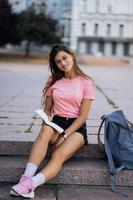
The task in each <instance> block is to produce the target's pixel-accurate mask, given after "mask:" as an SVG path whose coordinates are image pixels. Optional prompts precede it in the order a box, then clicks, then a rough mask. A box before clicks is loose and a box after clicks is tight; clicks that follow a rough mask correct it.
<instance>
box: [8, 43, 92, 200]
mask: <svg viewBox="0 0 133 200" xmlns="http://www.w3.org/2000/svg"><path fill="white" fill-rule="evenodd" d="M49 67H50V70H51V76H50V78H49V79H48V81H47V83H46V85H45V88H44V90H43V92H44V97H45V106H44V111H45V112H46V113H47V115H48V117H49V119H50V120H52V121H53V122H55V123H56V124H58V125H59V126H61V127H62V128H63V129H64V130H65V131H64V133H63V134H62V135H60V136H59V133H58V132H56V131H55V130H54V129H53V128H52V127H50V126H47V125H46V124H44V123H43V124H42V127H41V130H40V132H39V135H38V137H37V138H36V140H35V142H34V144H33V147H32V150H31V154H30V157H29V160H28V163H27V165H26V169H25V172H24V174H23V175H22V176H21V178H20V181H19V183H18V184H17V185H15V186H13V187H12V188H11V191H10V194H11V195H14V196H22V197H28V198H33V197H34V190H35V188H36V187H38V186H39V185H41V184H44V183H45V182H48V181H50V180H51V179H53V178H54V177H55V176H56V175H57V174H58V173H59V172H60V170H61V168H62V166H63V163H64V162H65V161H66V160H67V159H69V158H70V157H71V156H72V155H73V154H74V153H75V152H76V151H78V150H79V149H80V148H81V147H82V146H83V145H84V144H87V131H86V120H87V117H88V114H89V111H90V108H91V104H92V101H93V100H94V98H95V97H94V83H93V81H92V79H91V78H90V77H89V76H87V75H86V74H85V73H84V72H82V70H81V69H80V68H79V66H78V64H77V61H76V58H75V54H74V53H73V51H72V50H70V49H69V48H68V47H67V46H65V45H62V44H59V45H55V46H53V48H52V49H51V52H50V57H49ZM49 144H53V151H52V155H51V159H50V160H49V162H48V164H47V165H46V166H45V167H44V168H43V169H42V170H41V171H40V172H39V173H38V174H35V173H36V170H37V168H38V166H39V165H40V163H41V162H42V161H43V160H44V158H45V155H46V152H47V149H48V145H49Z"/></svg>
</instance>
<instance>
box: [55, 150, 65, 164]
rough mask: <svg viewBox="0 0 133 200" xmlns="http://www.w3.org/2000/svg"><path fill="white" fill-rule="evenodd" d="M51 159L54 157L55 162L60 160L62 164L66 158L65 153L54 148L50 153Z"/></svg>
mask: <svg viewBox="0 0 133 200" xmlns="http://www.w3.org/2000/svg"><path fill="white" fill-rule="evenodd" d="M52 159H55V160H56V161H57V162H60V163H62V164H63V162H64V161H65V160H66V155H65V153H64V152H61V151H59V150H55V151H54V152H53V153H52Z"/></svg>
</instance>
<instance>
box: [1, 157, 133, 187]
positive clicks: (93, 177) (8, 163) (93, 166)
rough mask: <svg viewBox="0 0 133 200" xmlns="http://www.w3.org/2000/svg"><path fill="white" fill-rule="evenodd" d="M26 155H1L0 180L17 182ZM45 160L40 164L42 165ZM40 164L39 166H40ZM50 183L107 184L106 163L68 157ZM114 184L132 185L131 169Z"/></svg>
mask: <svg viewBox="0 0 133 200" xmlns="http://www.w3.org/2000/svg"><path fill="white" fill-rule="evenodd" d="M26 162H27V157H25V156H24V157H22V156H1V157H0V182H17V181H18V179H19V177H20V176H21V174H22V173H23V171H24V168H25V165H26ZM45 164H46V162H44V163H43V164H42V166H44V165H45ZM42 166H41V167H40V168H42ZM50 183H52V184H77V185H78V184H81V185H109V184H110V182H109V170H108V164H107V162H106V161H105V160H102V159H81V158H80V159H70V160H68V161H67V162H66V163H65V164H64V166H63V168H62V170H61V172H60V174H59V175H58V176H57V177H56V178H55V179H54V180H52V181H51V182H50ZM116 185H118V186H133V170H123V171H122V172H120V173H119V175H118V176H117V177H116Z"/></svg>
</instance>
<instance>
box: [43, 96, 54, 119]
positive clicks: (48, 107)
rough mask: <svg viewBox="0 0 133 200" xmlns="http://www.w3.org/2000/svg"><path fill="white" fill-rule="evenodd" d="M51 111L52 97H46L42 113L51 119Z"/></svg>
mask: <svg viewBox="0 0 133 200" xmlns="http://www.w3.org/2000/svg"><path fill="white" fill-rule="evenodd" d="M52 109H53V98H52V96H46V99H45V106H44V112H45V113H46V114H47V115H48V117H49V118H51V117H52Z"/></svg>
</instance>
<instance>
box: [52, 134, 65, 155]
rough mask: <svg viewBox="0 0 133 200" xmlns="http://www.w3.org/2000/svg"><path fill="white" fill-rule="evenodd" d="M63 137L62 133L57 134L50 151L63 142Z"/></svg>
mask: <svg viewBox="0 0 133 200" xmlns="http://www.w3.org/2000/svg"><path fill="white" fill-rule="evenodd" d="M64 140H65V138H64V137H63V136H62V135H59V137H58V139H57V140H56V142H55V143H54V144H53V146H52V151H53V150H54V149H55V148H57V147H58V146H59V145H60V144H61V143H62V142H64Z"/></svg>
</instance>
